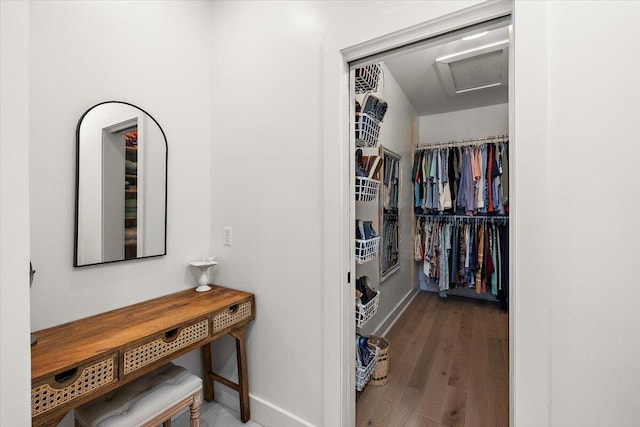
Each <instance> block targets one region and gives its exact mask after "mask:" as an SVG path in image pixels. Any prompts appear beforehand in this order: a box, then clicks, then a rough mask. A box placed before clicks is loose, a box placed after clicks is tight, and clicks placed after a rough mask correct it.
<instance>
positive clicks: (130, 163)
mask: <svg viewBox="0 0 640 427" xmlns="http://www.w3.org/2000/svg"><path fill="white" fill-rule="evenodd" d="M124 167H125V168H126V169H131V170H134V171H135V170H138V163H136V162H134V161H133V160H125V163H124Z"/></svg>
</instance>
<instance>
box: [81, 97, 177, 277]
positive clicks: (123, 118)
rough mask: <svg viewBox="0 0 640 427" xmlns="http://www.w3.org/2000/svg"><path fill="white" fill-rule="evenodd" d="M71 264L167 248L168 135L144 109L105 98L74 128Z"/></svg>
mask: <svg viewBox="0 0 640 427" xmlns="http://www.w3.org/2000/svg"><path fill="white" fill-rule="evenodd" d="M76 138H77V165H76V230H75V231H76V240H75V256H74V266H76V267H79V266H84V265H93V264H101V263H107V262H115V261H124V260H129V259H137V258H145V257H151V256H158V255H164V254H166V211H167V208H166V201H167V200H166V194H167V193H166V181H167V140H166V137H165V134H164V132H163V131H162V128H161V127H160V125H159V124H158V122H156V120H155V119H154V118H153V117H151V115H149V114H148V113H147V112H145V111H144V110H142V109H141V108H139V107H136V106H134V105H132V104H128V103H125V102H119V101H109V102H104V103H101V104H98V105H95V106H93V107H91V108H90V109H89V110H88V111H87V112H86V113H84V115H83V116H82V117H81V119H80V121H79V123H78V128H77V131H76Z"/></svg>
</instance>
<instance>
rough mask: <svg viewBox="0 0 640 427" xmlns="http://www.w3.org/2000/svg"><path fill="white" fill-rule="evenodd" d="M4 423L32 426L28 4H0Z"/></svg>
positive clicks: (0, 383)
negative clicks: (28, 266)
mask: <svg viewBox="0 0 640 427" xmlns="http://www.w3.org/2000/svg"><path fill="white" fill-rule="evenodd" d="M0 87H1V88H2V89H1V90H0V425H2V426H27V425H30V424H31V421H30V419H31V381H30V378H31V363H30V361H31V358H30V347H29V275H28V274H27V265H28V264H29V4H28V3H26V2H5V1H2V2H0Z"/></svg>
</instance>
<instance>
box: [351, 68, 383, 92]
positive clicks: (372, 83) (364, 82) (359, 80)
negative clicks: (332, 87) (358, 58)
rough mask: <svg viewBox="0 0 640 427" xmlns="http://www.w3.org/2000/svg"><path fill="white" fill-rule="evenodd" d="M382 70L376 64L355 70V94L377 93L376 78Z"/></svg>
mask: <svg viewBox="0 0 640 427" xmlns="http://www.w3.org/2000/svg"><path fill="white" fill-rule="evenodd" d="M381 72H382V68H380V65H378V64H371V65H366V66H364V67H360V68H356V70H355V75H356V76H355V87H356V93H367V92H377V91H378V78H379V76H380V73H381Z"/></svg>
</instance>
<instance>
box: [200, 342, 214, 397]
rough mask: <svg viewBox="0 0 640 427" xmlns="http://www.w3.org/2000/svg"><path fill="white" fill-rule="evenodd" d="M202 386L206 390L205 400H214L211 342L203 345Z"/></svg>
mask: <svg viewBox="0 0 640 427" xmlns="http://www.w3.org/2000/svg"><path fill="white" fill-rule="evenodd" d="M200 348H201V349H202V373H203V377H204V378H203V379H202V388H203V390H204V400H206V401H207V402H211V401H212V400H213V377H212V375H213V365H212V362H211V343H206V344H205V345H203V346H202V347H200Z"/></svg>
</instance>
